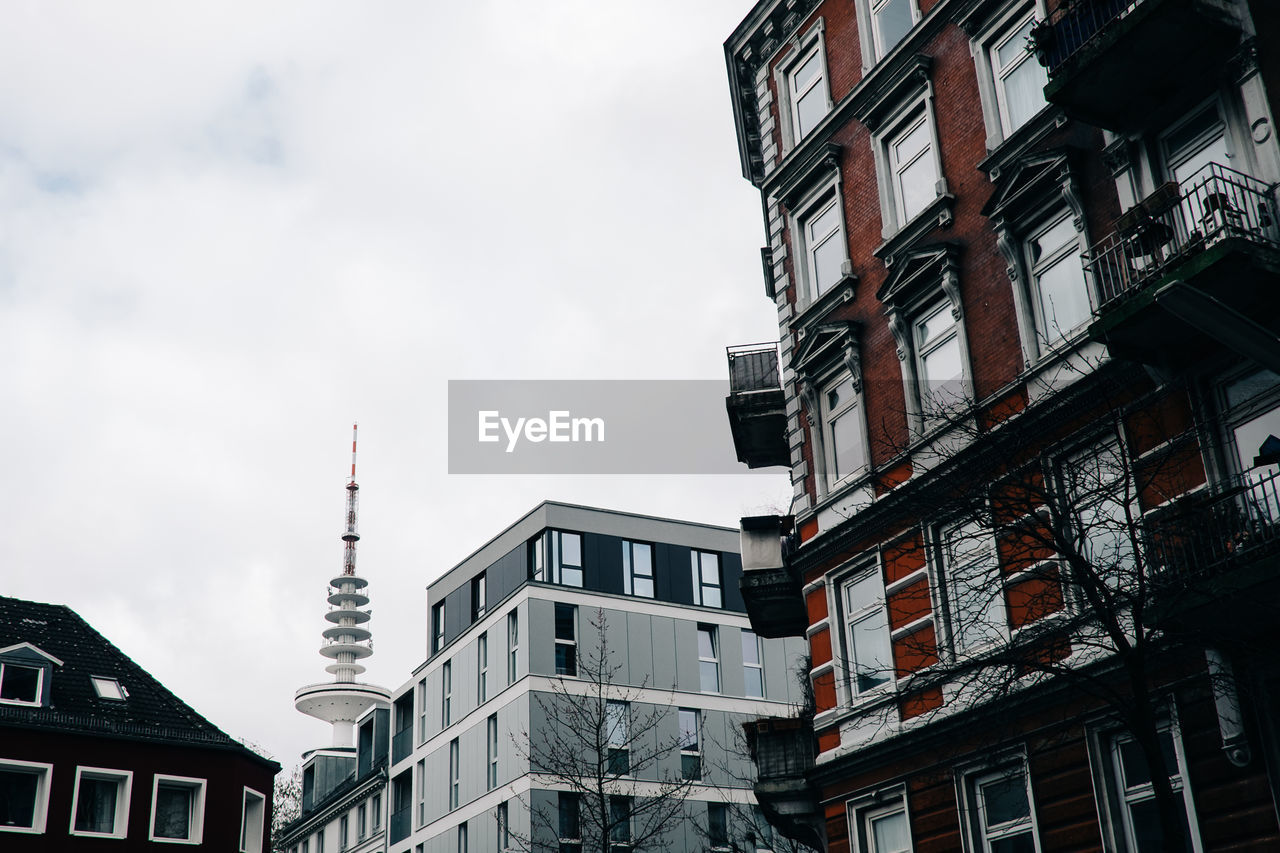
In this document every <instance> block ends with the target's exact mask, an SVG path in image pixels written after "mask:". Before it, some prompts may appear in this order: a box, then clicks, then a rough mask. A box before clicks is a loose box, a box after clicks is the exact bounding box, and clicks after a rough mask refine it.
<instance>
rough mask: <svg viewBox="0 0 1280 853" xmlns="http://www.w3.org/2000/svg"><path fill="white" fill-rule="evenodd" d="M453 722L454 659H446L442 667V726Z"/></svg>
mask: <svg viewBox="0 0 1280 853" xmlns="http://www.w3.org/2000/svg"><path fill="white" fill-rule="evenodd" d="M452 722H453V661H445V662H444V666H442V667H440V727H441V728H445V727H447V726H449V725H450V724H452Z"/></svg>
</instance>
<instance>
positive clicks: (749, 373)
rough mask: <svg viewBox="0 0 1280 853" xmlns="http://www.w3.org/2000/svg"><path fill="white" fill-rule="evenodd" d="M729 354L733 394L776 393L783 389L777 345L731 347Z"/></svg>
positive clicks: (730, 389)
mask: <svg viewBox="0 0 1280 853" xmlns="http://www.w3.org/2000/svg"><path fill="white" fill-rule="evenodd" d="M728 354H729V392H730V393H731V394H749V393H751V392H752V391H776V390H779V389H780V388H782V382H781V379H780V376H779V372H778V345H777V344H776V343H771V344H744V345H742V346H736V347H729V348H728Z"/></svg>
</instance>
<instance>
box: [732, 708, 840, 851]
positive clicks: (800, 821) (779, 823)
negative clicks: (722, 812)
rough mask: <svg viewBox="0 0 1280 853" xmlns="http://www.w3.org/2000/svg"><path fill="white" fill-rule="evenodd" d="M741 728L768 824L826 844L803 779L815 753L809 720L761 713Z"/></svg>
mask: <svg viewBox="0 0 1280 853" xmlns="http://www.w3.org/2000/svg"><path fill="white" fill-rule="evenodd" d="M743 730H744V731H745V732H746V736H747V746H748V748H749V749H750V750H751V760H752V761H754V762H755V764H756V784H755V794H756V800H757V801H758V802H759V803H760V808H761V809H762V810H763V811H764V813H765V817H766V818H767V819H768V821H769V823H770V824H772V825H773V827H774V828H775V829H777V830H778V831H779V832H781V833H782V834H783V835H785V836H786V837H787V838H790V839H793V840H795V841H799V842H801V843H803V844H808V845H809V846H810V847H812V848H814V849H815V850H822V849H824V848H825V845H824V844H823V840H824V838H825V825H824V819H823V815H822V812H821V809H820V807H819V804H818V796H817V791H816V790H815V789H814V788H813V787H812V786H811V785H810V784H809V781H808V779H807V778H806V774H807V773H808V772H809V771H810V770H812V769H813V759H814V754H815V749H814V737H813V722H812V721H811V720H809V719H806V718H804V717H790V718H784V719H778V718H773V719H770V718H765V719H759V720H753V721H752V722H749V723H745V724H744V725H743Z"/></svg>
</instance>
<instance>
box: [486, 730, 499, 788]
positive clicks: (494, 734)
mask: <svg viewBox="0 0 1280 853" xmlns="http://www.w3.org/2000/svg"><path fill="white" fill-rule="evenodd" d="M485 756H486V758H487V761H488V764H487V769H486V772H485V783H486V786H485V790H487V791H492V790H493V789H494V788H496V787H498V715H497V714H490V715H489V719H488V720H487V721H486V722H485Z"/></svg>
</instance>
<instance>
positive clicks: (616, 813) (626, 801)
mask: <svg viewBox="0 0 1280 853" xmlns="http://www.w3.org/2000/svg"><path fill="white" fill-rule="evenodd" d="M609 849H610V850H630V849H631V798H630V797H610V798H609Z"/></svg>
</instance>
